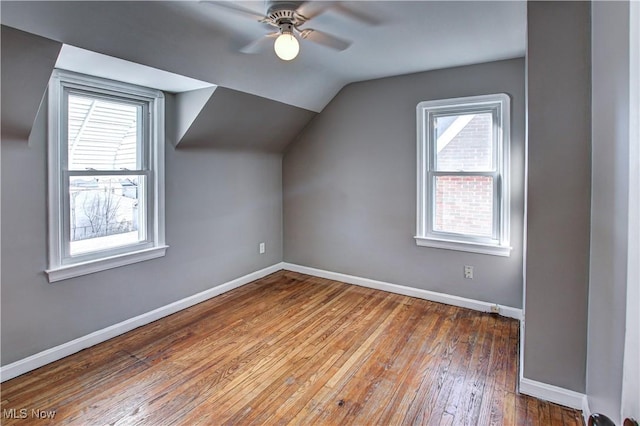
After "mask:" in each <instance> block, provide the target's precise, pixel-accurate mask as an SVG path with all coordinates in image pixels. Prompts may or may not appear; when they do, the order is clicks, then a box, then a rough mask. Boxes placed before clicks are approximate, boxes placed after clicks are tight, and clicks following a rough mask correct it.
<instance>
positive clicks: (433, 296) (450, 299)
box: [283, 262, 522, 320]
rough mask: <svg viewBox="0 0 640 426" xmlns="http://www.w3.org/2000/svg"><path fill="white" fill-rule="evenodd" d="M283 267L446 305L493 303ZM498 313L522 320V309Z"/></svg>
mask: <svg viewBox="0 0 640 426" xmlns="http://www.w3.org/2000/svg"><path fill="white" fill-rule="evenodd" d="M283 268H284V269H286V270H288V271H293V272H299V273H301V274H307V275H313V276H315V277H320V278H327V279H330V280H334V281H342V282H345V283H348V284H355V285H359V286H361V287H368V288H374V289H376V290H383V291H388V292H389V293H396V294H402V295H404V296H411V297H417V298H419V299H425V300H430V301H432V302H440V303H445V304H447V305H453V306H459V307H462V308H469V309H473V310H476V311H481V312H491V308H492V307H493V306H495V304H494V303H489V302H483V301H480V300H474V299H467V298H465V297H460V296H453V295H450V294H445V293H437V292H435V291H429V290H422V289H419V288H414V287H406V286H402V285H398V284H391V283H387V282H384V281H376V280H372V279H369V278H362V277H356V276H354V275H346V274H341V273H338V272H330V271H325V270H322V269H316V268H310V267H308V266H301V265H296V264H293V263H286V262H284V263H283ZM500 315H502V316H505V317H508V318H515V319H518V320H522V309H518V308H512V307H510V306H502V305H500Z"/></svg>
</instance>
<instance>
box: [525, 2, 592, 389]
mask: <svg viewBox="0 0 640 426" xmlns="http://www.w3.org/2000/svg"><path fill="white" fill-rule="evenodd" d="M589 14H590V3H589V2H529V3H528V18H527V19H528V42H527V43H528V45H527V81H528V87H527V90H528V101H527V106H528V132H529V133H528V166H529V169H528V199H527V215H528V219H527V261H526V281H525V287H526V290H525V317H526V329H525V345H524V377H526V378H528V379H532V380H536V381H539V382H543V383H548V384H551V385H556V386H560V387H563V388H566V389H571V390H574V391H577V392H584V391H585V365H586V347H587V293H588V273H589V227H590V224H589V221H590V215H589V210H590V190H591V186H590V180H591V157H590V145H591V120H590V117H591V93H590V84H591V74H590V66H591V63H590V45H591V44H590V31H589V25H590V21H589Z"/></svg>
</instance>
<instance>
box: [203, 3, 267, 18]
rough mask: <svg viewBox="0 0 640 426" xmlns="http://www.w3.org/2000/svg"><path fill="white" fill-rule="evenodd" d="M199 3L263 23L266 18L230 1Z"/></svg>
mask: <svg viewBox="0 0 640 426" xmlns="http://www.w3.org/2000/svg"><path fill="white" fill-rule="evenodd" d="M199 1H200V3H204V4H208V5H210V6H219V7H222V8H225V9H228V10H231V11H234V12H236V13H239V14H242V15H244V16H246V17H248V18H253V19H255V20H256V21H263V20H264V19H265V18H266V17H265V16H264V15H261V14H259V13H258V12H256V11H253V10H251V9H248V8H246V7H243V6H239V5H237V4H235V3H232V2H230V1H213V0H199Z"/></svg>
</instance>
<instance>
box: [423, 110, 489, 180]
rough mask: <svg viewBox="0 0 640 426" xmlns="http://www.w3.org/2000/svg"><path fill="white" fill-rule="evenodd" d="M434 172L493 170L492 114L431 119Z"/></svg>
mask: <svg viewBox="0 0 640 426" xmlns="http://www.w3.org/2000/svg"><path fill="white" fill-rule="evenodd" d="M434 121H435V123H434V124H435V134H436V156H435V159H436V161H435V163H436V170H438V171H493V170H494V164H493V157H494V147H493V115H492V114H491V113H490V112H483V113H478V114H466V115H444V116H437V117H436V118H435V119H434Z"/></svg>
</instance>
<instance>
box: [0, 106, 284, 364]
mask: <svg viewBox="0 0 640 426" xmlns="http://www.w3.org/2000/svg"><path fill="white" fill-rule="evenodd" d="M172 98H173V97H172V96H169V98H168V100H169V101H171V100H172ZM169 104H171V102H169ZM168 106H169V107H170V106H171V105H168ZM170 109H171V108H168V111H167V113H168V117H171V114H172V113H171V111H170ZM169 121H171V120H169ZM45 129H46V120H45V116H44V114H42V111H41V114H39V116H38V118H37V121H36V123H35V127H34V130H33V133H32V137H31V140H30V141H29V143H27V141H26V140H12V139H4V138H3V140H2V317H1V320H2V321H1V322H2V329H1V334H2V365H6V364H9V363H11V362H13V361H16V360H19V359H22V358H24V357H26V356H28V355H32V354H34V353H37V352H39V351H42V350H44V349H47V348H51V347H53V346H56V345H59V344H62V343H65V342H68V341H70V340H72V339H75V338H77V337H80V336H83V335H86V334H88V333H91V332H93V331H96V330H99V329H102V328H104V327H107V326H110V325H112V324H115V323H118V322H120V321H123V320H126V319H129V318H131V317H134V316H136V315H140V314H142V313H145V312H148V311H150V310H152V309H155V308H158V307H160V306H164V305H166V304H168V303H171V302H174V301H176V300H179V299H182V298H184V297H187V296H190V295H192V294H195V293H198V292H201V291H203V290H206V289H209V288H212V287H215V286H217V285H220V284H222V283H225V282H227V281H229V280H231V279H234V278H237V277H240V276H243V275H245V274H248V273H251V272H254V271H256V270H259V269H262V268H264V267H267V266H270V265H273V264H275V263H278V262H280V261H281V260H282V179H281V176H282V175H281V167H282V166H281V163H282V161H281V155H280V154H268V153H259V152H243V151H233V152H232V151H225V150H220V149H218V150H216V149H206V150H180V149H178V150H176V149H174V148H173V146H172V141H169V140H168V141H167V147H166V235H167V238H166V240H167V244H168V245H169V246H170V247H169V249H168V251H167V255H166V257H163V258H160V259H155V260H150V261H146V262H141V263H137V264H134V265H129V266H124V267H120V268H116V269H111V270H108V271H104V272H100V273H96V274H91V275H86V276H83V277H78V278H74V279H70V280H66V281H62V282H57V283H54V284H49V283H48V282H47V278H46V276H45V274H44V273H43V271H44V269H45V268H46V259H47V257H46V254H47V252H46V247H47V241H46V217H47V216H46V146H45ZM172 134H174V133H172V131H169V132H168V133H167V135H172ZM262 241H264V242H266V246H267V252H266V254H264V255H260V254H258V243H259V242H262Z"/></svg>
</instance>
